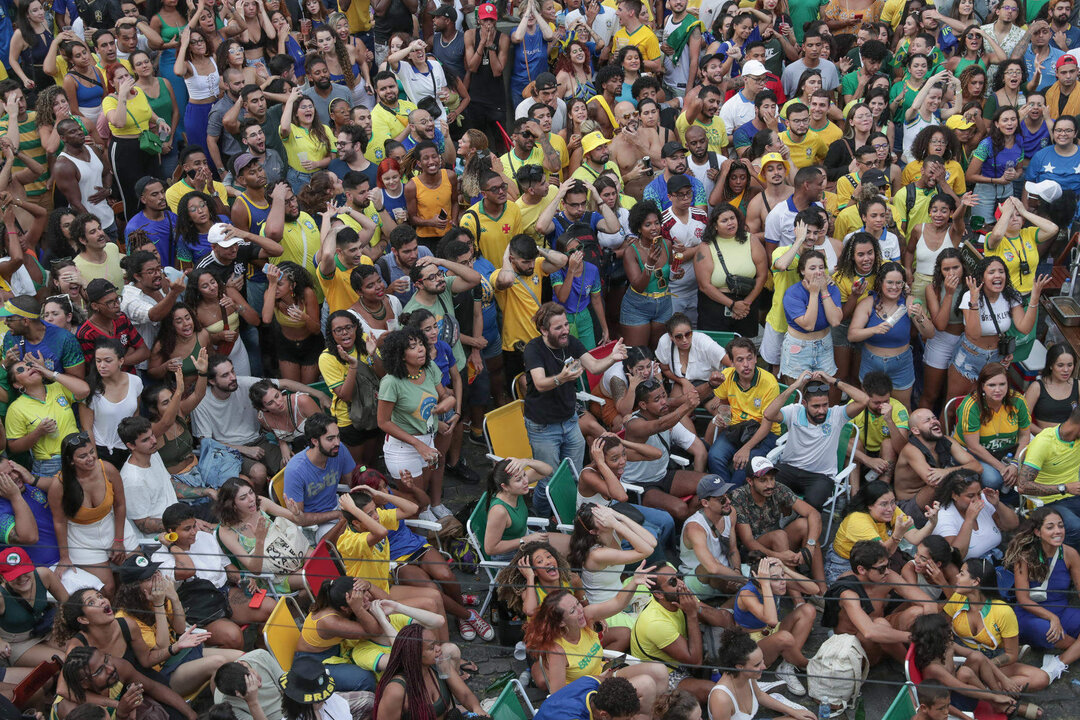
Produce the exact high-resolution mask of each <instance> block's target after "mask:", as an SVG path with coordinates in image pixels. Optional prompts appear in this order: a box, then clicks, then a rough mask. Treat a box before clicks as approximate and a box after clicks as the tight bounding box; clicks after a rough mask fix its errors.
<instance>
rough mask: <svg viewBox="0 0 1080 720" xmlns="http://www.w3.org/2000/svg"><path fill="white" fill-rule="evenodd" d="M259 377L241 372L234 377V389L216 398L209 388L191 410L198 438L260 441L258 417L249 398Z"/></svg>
mask: <svg viewBox="0 0 1080 720" xmlns="http://www.w3.org/2000/svg"><path fill="white" fill-rule="evenodd" d="M258 381H259V378H254V377H251V376H250V375H241V376H239V377H237V378H236V384H237V388H236V391H235V392H233V393H230V394H229V397H227V398H225V399H224V400H219V399H218V398H217V397H216V396H215V395H214V393H213V391H212V390H210V389H207V391H206V396H205V397H203V399H202V401H201V402H199V404H198V405H196V406H195V409H194V410H192V411H191V420H192V422H193V424H194V425H193V426H194V432H195V435H196V436H197V437H201V438H204V437H209V438H214V439H215V440H217V441H218V442H220V443H228V444H229V445H254V444H255V443H256V442H258V440H259V435H261V434H262V433H261V430H260V428H259V416H258V413H256V412H255V408H254V407H253V406H252V405H251V400H250V399H249V398H248V390H249V389H250V388H251V386H252V385H254V384H255V383H257V382H258Z"/></svg>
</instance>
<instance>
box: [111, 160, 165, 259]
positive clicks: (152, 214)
mask: <svg viewBox="0 0 1080 720" xmlns="http://www.w3.org/2000/svg"><path fill="white" fill-rule="evenodd" d="M135 194H137V195H138V196H139V201H140V202H142V210H140V211H139V212H137V213H135V215H133V216H132V217H131V219H130V220H128V221H127V225H125V226H124V236H125V241H126V238H127V236H128V235H130V234H131V233H133V232H135V231H136V230H142V231H143V232H145V233H146V235H147V237H149V238H150V239H151V240H152V241H153V243H154V247H156V248H157V251H158V255H159V256H161V262H162V263H164V264H167V265H174V264H175V263H176V213H174V212H173V211H172V210H170V209H169V204H168V203H167V202H166V201H165V184H164V183H163V182H161V180H159V179H158V178H156V177H151V176H150V175H147V176H146V177H142V178H139V180H138V182H136V183H135Z"/></svg>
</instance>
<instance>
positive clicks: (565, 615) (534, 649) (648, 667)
mask: <svg viewBox="0 0 1080 720" xmlns="http://www.w3.org/2000/svg"><path fill="white" fill-rule="evenodd" d="M644 565H645V563H642V564H641V566H639V567H638V571H637V572H636V573H634V575H633V577H632V578H631V580H630V581H629V582H628V583H627V584H626V587H625V588H623V589H622V590H621V591H620V592H619V594H618V595H616V596H615V597H613V598H612V599H610V600H605V601H604V602H602V603H596V604H594V605H588V606H586V607H582V605H581V603H579V602H578V601H577V598H575V597H574V596H573V595H571V594H570V593H568V592H566V591H565V590H559V591H557V592H554V593H552V594H550V595H548V596H547V597H546V598H544V602H543V603H542V604H541V605H540V610H539V611H538V612H537V613H536V617H534V618H532V619H531V620H529V622H528V624H527V625H526V626H525V647H527V648H528V649H529V652H530V653H533V654H534V655H536V656H538V657H539V659H538V660H537V661H536V662H534V663H533V666H532V677H533V681H534V682H535V683H536V685H537V686H538V687H540V688H542V689H546V690H547V691H548V692H557V691H558V690H561V689H562V688H563V687H565V686H566V685H568V684H569V683H572V682H574V681H575V680H577V679H578V678H581V677H585V676H587V675H591V676H593V677H596V676H599V675H600V673H602V672H604V668H603V664H604V652H603V648H602V646H601V643H600V632H607V630H606V626H605V623H604V620H605V619H607V618H608V617H610V616H612V615H615V614H616V613H619V612H621V611H622V609H623V608H625V607H626V605H627V604H629V602H630V600H632V599H633V597H634V593H635V591H636V590H637V588H638V586H643V585H644V586H647V585H648V584H649V583H648V580H649V579H650V576H649V574H648V572H647V570H643V569H642V568H643V567H644ZM650 569H651V568H650ZM615 675H618V676H619V677H625V678H626V679H628V680H629V681H630V682H631V683H633V685H634V687H635V689H636V690H637V692H638V697H639V698H640V699H641V706H642V707H652V704H653V702H654V701H655V700H656V694H657V691H663V690H664V689H666V687H667V681H668V670H667V667H666V666H665V665H664V664H663V663H658V662H646V663H639V664H637V665H630V666H628V667H625V668H622V669H621V670H616V671H615Z"/></svg>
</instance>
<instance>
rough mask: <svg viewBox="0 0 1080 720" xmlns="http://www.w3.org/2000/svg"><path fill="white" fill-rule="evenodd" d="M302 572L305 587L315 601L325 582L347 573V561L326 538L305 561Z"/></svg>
mask: <svg viewBox="0 0 1080 720" xmlns="http://www.w3.org/2000/svg"><path fill="white" fill-rule="evenodd" d="M301 574H302V575H303V578H304V589H305V590H306V591H307V594H308V595H310V596H311V601H312V602H315V596H316V595H318V594H319V590H321V589H322V586H323V583H325V582H326V581H327V580H333V579H334V578H339V577H342V576H343V575H345V561H344V560H342V558H341V553H340V552H338V549H337V547H336V546H335V545H334V544H333V543H330V542H327V541H326V539H325V538H324V539H323V540H320V541H319V544H318V545H316V546H315V550H314V551H313V552H312V553H311V556H310V557H309V558H308V559H307V560H306V561H305V562H304V567H303V568H302V569H301Z"/></svg>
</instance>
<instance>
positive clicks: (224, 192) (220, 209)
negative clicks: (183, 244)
mask: <svg viewBox="0 0 1080 720" xmlns="http://www.w3.org/2000/svg"><path fill="white" fill-rule="evenodd" d="M274 132H275V133H276V132H278V130H277V128H276V127H275V128H274ZM194 190H198V191H199V192H204V193H206V194H207V195H209V196H210V200H211V201H212V202H213V207H212V208H210V215H211V216H212V217H217V216H218V215H228V214H229V206H228V204H227V203H228V202H229V191H228V189H227V188H226V187H225V186H224V185H222V184H221V183H220V182H218V181H217V180H215V179H214V173H213V171H212V170H211V169H210V164H209V163H208V162H207V161H206V151H205V150H203V149H202V148H201V147H199V146H198V145H188V146H187V147H185V148H184V149H183V150H181V151H180V180H178V181H177V182H174V183H173V184H172V185H170V186H169V189H168V190H166V191H165V202H166V203H168V205H169V209H170V210H172V211H173V213H175V212H176V209H177V208H178V207H179V206H180V200H181V199H182V198H183V197H184V196H185V195H187V194H188V193H189V192H192V191H194ZM201 259H202V258H185V260H186V261H187V262H191V261H195V262H198V261H199V260H201Z"/></svg>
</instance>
